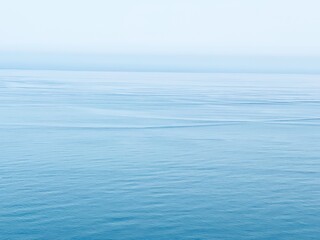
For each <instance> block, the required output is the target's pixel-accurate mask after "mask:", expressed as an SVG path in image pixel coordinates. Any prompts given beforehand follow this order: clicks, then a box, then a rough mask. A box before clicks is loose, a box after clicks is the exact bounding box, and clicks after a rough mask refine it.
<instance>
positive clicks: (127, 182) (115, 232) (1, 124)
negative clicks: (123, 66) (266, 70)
mask: <svg viewBox="0 0 320 240" xmlns="http://www.w3.org/2000/svg"><path fill="white" fill-rule="evenodd" d="M0 136H1V137H0V147H1V149H0V239H1V240H2V239H8V240H16V239H23V240H28V239H32V240H34V239H39V240H40V239H41V240H43V239H46V240H51V239H52V240H56V239H59V240H64V239H65V240H69V239H97V240H98V239H99V240H100V239H101V240H105V239H110V240H111V239H112V240H120V239H121V240H133V239H134V240H136V239H137V240H144V239H146V240H153V239H163V240H173V239H181V240H184V239H199V240H213V239H222V240H225V239H235V240H242V239H259V240H260V239H281V240H284V239H292V240H296V239H304V240H309V239H315V240H316V239H320V76H317V75H285V74H279V75H268V74H266V75H262V74H260V75H257V74H195V73H193V74H190V73H188V74H187V73H185V74H183V73H105V72H57V71H13V70H6V71H5V70H2V71H0Z"/></svg>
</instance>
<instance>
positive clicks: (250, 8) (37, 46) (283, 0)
mask: <svg viewBox="0 0 320 240" xmlns="http://www.w3.org/2000/svg"><path fill="white" fill-rule="evenodd" d="M0 1H1V0H0ZM0 5H1V7H0V36H1V37H0V51H9V52H10V51H15V52H19V51H21V52H72V53H103V54H190V55H193V54H200V55H201V54H206V55H210V54H213V55H214V54H219V55H230V54H231V55H232V54H236V55H237V54H240V55H241V54H249V55H307V56H308V55H311V56H320V30H319V29H320V28H319V26H320V14H319V10H320V1H319V0H259V1H257V0H112V1H111V0H54V1H53V0H10V1H4V0H2V1H1V4H0Z"/></svg>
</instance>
